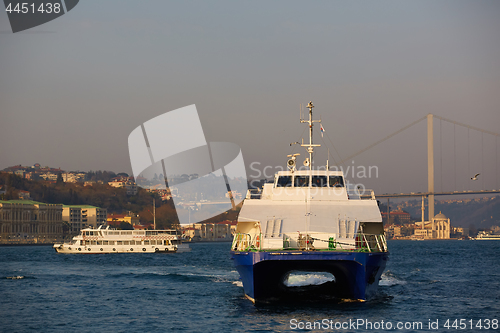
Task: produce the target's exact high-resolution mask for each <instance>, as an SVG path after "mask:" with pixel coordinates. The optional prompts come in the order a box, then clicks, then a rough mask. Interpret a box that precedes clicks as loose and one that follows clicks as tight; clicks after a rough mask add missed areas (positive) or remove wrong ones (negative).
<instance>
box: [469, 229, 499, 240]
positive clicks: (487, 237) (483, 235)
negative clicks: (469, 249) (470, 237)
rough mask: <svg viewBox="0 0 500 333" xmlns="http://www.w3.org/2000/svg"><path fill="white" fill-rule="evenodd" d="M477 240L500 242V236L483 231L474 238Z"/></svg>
mask: <svg viewBox="0 0 500 333" xmlns="http://www.w3.org/2000/svg"><path fill="white" fill-rule="evenodd" d="M474 239H475V240H500V235H495V234H491V233H488V232H486V231H481V232H480V233H478V234H477V237H476V238H474Z"/></svg>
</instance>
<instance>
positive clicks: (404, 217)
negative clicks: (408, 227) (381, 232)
mask: <svg viewBox="0 0 500 333" xmlns="http://www.w3.org/2000/svg"><path fill="white" fill-rule="evenodd" d="M381 215H382V222H383V223H384V224H386V223H397V224H404V223H409V222H410V213H407V212H404V211H402V210H395V211H392V212H389V221H387V212H381Z"/></svg>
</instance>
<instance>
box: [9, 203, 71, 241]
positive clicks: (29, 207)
mask: <svg viewBox="0 0 500 333" xmlns="http://www.w3.org/2000/svg"><path fill="white" fill-rule="evenodd" d="M63 225H64V223H63V220H62V205H60V204H46V203H42V202H37V201H31V200H7V201H1V200H0V242H1V243H2V244H15V243H22V244H25V243H50V242H54V241H57V240H60V239H62V237H63Z"/></svg>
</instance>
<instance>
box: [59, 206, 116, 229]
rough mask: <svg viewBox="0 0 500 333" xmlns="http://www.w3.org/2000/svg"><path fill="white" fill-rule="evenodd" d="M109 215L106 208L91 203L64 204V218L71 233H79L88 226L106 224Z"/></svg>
mask: <svg viewBox="0 0 500 333" xmlns="http://www.w3.org/2000/svg"><path fill="white" fill-rule="evenodd" d="M107 215H108V214H107V210H106V208H99V207H95V206H91V205H64V206H63V210H62V219H63V220H64V221H66V222H67V223H68V224H69V227H70V233H71V234H78V233H79V232H80V230H81V229H84V228H87V227H92V228H98V227H99V226H101V225H104V224H105V223H106V221H107Z"/></svg>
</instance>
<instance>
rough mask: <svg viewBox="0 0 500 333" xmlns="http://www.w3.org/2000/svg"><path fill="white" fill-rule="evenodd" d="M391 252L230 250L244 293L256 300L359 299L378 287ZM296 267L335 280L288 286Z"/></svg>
mask: <svg viewBox="0 0 500 333" xmlns="http://www.w3.org/2000/svg"><path fill="white" fill-rule="evenodd" d="M388 258H389V253H388V252H378V253H365V252H333V251H332V252H330V251H281V252H264V251H262V252H231V259H233V260H234V265H235V267H236V269H237V270H238V273H239V274H240V277H241V280H242V282H243V288H244V290H245V294H246V296H247V297H248V298H250V299H251V300H252V301H253V302H254V303H269V302H276V301H287V302H288V301H306V300H313V301H316V300H325V301H326V300H340V299H348V300H359V301H364V300H366V299H368V298H370V297H371V296H372V295H373V294H374V293H375V292H376V290H377V288H378V283H379V280H380V276H381V275H382V272H383V271H384V269H385V266H386V263H387V260H388ZM296 271H299V272H300V271H303V272H304V271H307V272H328V273H331V274H332V275H333V276H334V277H335V281H331V282H326V283H323V284H321V285H313V286H304V287H287V286H286V285H285V284H284V281H286V279H287V277H288V274H289V273H290V272H296Z"/></svg>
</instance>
